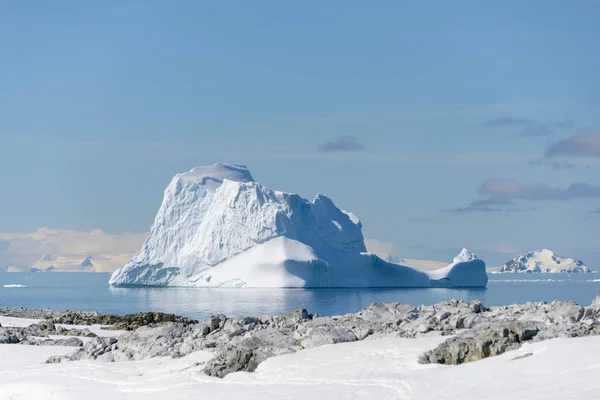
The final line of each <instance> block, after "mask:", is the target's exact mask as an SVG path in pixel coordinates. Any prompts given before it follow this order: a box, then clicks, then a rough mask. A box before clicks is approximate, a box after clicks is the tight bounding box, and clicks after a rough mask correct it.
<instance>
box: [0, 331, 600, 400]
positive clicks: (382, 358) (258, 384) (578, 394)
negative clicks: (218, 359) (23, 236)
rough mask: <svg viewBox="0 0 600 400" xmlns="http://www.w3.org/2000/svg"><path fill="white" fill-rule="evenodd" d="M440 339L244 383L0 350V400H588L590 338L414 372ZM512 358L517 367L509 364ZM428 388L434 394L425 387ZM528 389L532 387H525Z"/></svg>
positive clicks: (274, 369)
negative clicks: (199, 398) (50, 361)
mask: <svg viewBox="0 0 600 400" xmlns="http://www.w3.org/2000/svg"><path fill="white" fill-rule="evenodd" d="M441 340H443V338H440V337H428V338H420V339H401V338H398V339H379V340H368V341H362V342H355V343H343V344H336V345H327V346H322V347H319V348H315V349H309V350H302V351H300V352H297V353H294V354H288V355H282V356H278V357H274V358H271V359H269V360H267V361H265V362H264V363H262V364H261V365H260V366H259V367H258V369H257V370H256V371H255V372H253V373H245V372H238V373H234V374H230V375H228V376H227V377H226V378H224V379H218V378H211V377H208V376H206V375H203V374H202V373H201V370H202V368H203V364H204V363H205V362H206V361H207V360H208V359H209V358H210V357H212V354H211V353H208V352H204V351H198V352H195V353H192V354H190V355H189V356H186V357H183V358H178V359H171V358H155V359H149V360H143V361H131V362H115V363H105V362H101V361H77V362H68V363H61V364H43V362H44V360H45V359H46V358H47V357H49V356H50V355H53V354H56V353H57V352H60V351H61V350H67V349H66V348H65V349H60V348H56V347H43V346H19V345H0V400H8V399H17V398H18V399H21V400H49V399H61V400H71V399H73V400H76V399H81V398H85V399H88V400H96V399H108V398H110V399H127V400H137V399H139V400H153V399H164V398H181V399H185V398H196V397H197V396H198V394H199V393H201V394H202V397H206V398H215V399H217V398H218V399H238V398H240V393H243V394H244V396H243V397H244V399H261V400H262V399H274V398H293V399H311V400H312V399H331V398H335V399H340V400H341V399H372V398H377V399H398V398H401V399H420V400H444V399H464V400H475V399H483V398H485V399H488V400H496V399H498V400H503V399H507V398H525V397H526V398H527V399H529V400H541V399H544V400H562V399H564V398H565V393H568V394H569V396H570V397H572V398H577V399H579V400H595V399H597V398H598V393H599V392H600V380H599V379H597V378H598V373H599V371H600V370H599V368H600V366H599V365H598V359H599V358H600V337H598V336H594V337H585V338H576V339H553V340H549V341H545V342H540V343H535V344H527V345H524V346H523V347H522V348H521V349H519V350H516V351H513V352H508V353H505V354H503V355H501V356H497V357H493V358H489V359H485V360H482V361H477V362H474V363H468V364H464V365H460V366H442V365H432V364H428V365H421V364H418V363H417V359H418V356H419V355H420V354H421V353H422V352H424V351H426V350H427V349H431V348H432V347H435V346H436V345H437V344H439V342H440V341H441ZM519 356H520V358H519ZM432 382H434V384H432ZM532 382H534V383H535V384H534V385H532Z"/></svg>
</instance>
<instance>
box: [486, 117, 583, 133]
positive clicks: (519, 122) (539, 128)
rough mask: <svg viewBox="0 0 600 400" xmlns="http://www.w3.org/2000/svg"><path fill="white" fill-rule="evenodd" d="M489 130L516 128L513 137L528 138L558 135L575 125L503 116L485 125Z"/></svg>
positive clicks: (564, 122) (571, 122)
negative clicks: (561, 130)
mask: <svg viewBox="0 0 600 400" xmlns="http://www.w3.org/2000/svg"><path fill="white" fill-rule="evenodd" d="M484 126H485V127H488V128H515V129H518V130H517V132H516V133H514V135H513V136H517V137H528V136H530V137H531V136H533V137H535V136H552V135H554V134H556V130H557V129H571V128H573V127H574V126H575V123H574V122H573V121H571V120H564V121H559V122H556V123H552V124H548V123H544V122H539V121H534V120H532V119H529V118H523V117H510V116H502V117H498V118H495V119H492V120H490V121H487V122H486V123H485V124H484Z"/></svg>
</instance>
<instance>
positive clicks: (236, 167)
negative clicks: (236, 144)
mask: <svg viewBox="0 0 600 400" xmlns="http://www.w3.org/2000/svg"><path fill="white" fill-rule="evenodd" d="M175 179H181V180H183V181H185V182H192V183H197V184H200V185H201V186H204V187H205V188H206V189H208V190H215V189H216V188H217V187H219V186H220V185H221V184H222V183H223V181H224V180H226V179H227V180H230V181H234V182H254V178H253V177H252V174H250V171H249V170H248V167H246V166H245V165H240V164H227V163H215V164H211V165H205V166H201V167H195V168H192V169H191V170H189V171H188V172H184V173H181V174H177V175H175Z"/></svg>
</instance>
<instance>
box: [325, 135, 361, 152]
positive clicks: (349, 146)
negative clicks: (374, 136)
mask: <svg viewBox="0 0 600 400" xmlns="http://www.w3.org/2000/svg"><path fill="white" fill-rule="evenodd" d="M317 150H318V151H319V152H320V153H333V152H337V151H345V152H347V151H364V150H365V146H363V145H362V144H361V143H360V142H359V141H358V138H357V137H356V136H351V135H346V136H341V137H339V138H337V139H334V140H332V141H330V142H326V143H323V144H321V145H319V146H318V148H317Z"/></svg>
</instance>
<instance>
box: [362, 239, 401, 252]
mask: <svg viewBox="0 0 600 400" xmlns="http://www.w3.org/2000/svg"><path fill="white" fill-rule="evenodd" d="M365 246H366V247H367V251H368V252H369V253H374V254H396V246H395V245H394V243H392V242H385V241H382V240H377V239H368V238H365Z"/></svg>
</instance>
